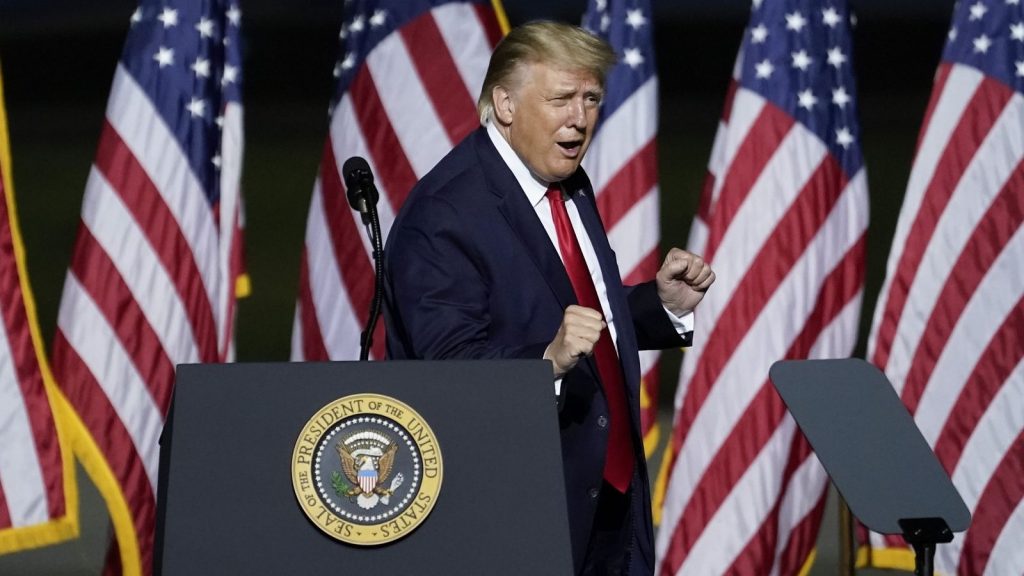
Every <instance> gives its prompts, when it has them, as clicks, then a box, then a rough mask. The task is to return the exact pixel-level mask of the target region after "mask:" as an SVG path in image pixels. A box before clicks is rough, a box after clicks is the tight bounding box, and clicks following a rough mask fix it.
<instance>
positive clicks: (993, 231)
mask: <svg viewBox="0 0 1024 576" xmlns="http://www.w3.org/2000/svg"><path fill="white" fill-rule="evenodd" d="M954 10H955V11H954V14H953V23H952V27H951V29H950V31H949V40H948V41H947V43H946V48H945V51H944V52H943V55H942V62H941V63H940V64H939V68H938V71H937V73H936V76H935V86H934V89H933V91H932V97H931V101H930V103H929V105H928V108H927V111H926V113H925V118H924V122H923V124H922V129H921V133H920V136H919V140H918V148H917V155H916V158H915V160H914V167H913V169H912V171H911V174H910V180H909V182H908V184H907V191H906V195H905V196H904V199H903V208H902V210H901V212H900V217H899V221H898V224H897V227H896V234H895V237H894V238H893V243H892V251H891V252H890V254H889V262H888V267H887V270H886V280H885V283H884V285H883V287H882V292H881V295H880V297H879V301H878V306H877V308H876V312H875V318H874V323H873V327H872V331H871V337H870V340H869V345H868V358H869V360H870V361H871V362H873V363H874V364H876V365H877V366H879V367H880V368H881V369H882V370H883V371H884V372H885V374H886V375H887V376H888V377H889V380H890V381H891V382H892V383H893V386H894V387H895V388H896V391H897V392H898V393H899V394H900V397H901V398H902V400H903V402H904V404H906V406H907V408H908V409H909V410H910V411H911V413H913V415H914V420H915V421H916V422H917V425H918V427H919V428H920V429H921V431H922V433H923V434H924V437H925V439H927V440H928V442H929V443H930V444H931V446H932V448H933V449H934V451H935V454H936V455H937V456H938V458H939V461H940V462H941V463H942V465H943V466H944V467H945V469H946V471H947V472H948V473H949V475H950V477H951V478H952V480H953V483H954V484H955V485H956V487H957V490H958V491H959V492H960V495H961V496H962V497H963V499H964V501H965V502H966V503H967V507H968V508H969V509H970V510H971V512H972V514H973V520H972V522H971V526H970V528H969V529H968V530H967V531H966V532H965V533H963V534H958V535H957V536H956V538H955V539H954V540H953V542H951V543H949V544H941V545H939V546H938V551H937V553H936V558H935V569H936V571H937V572H938V571H941V572H942V573H945V574H1024V547H1022V546H1021V543H1022V542H1024V501H1022V496H1024V362H1022V360H1024V341H1022V335H1024V227H1022V226H1021V222H1022V220H1024V98H1022V94H1021V92H1022V89H1024V9H1022V8H1021V5H1020V3H1019V1H1014V0H1009V1H1004V0H998V1H992V0H989V1H985V0H975V1H974V2H960V3H959V4H958V6H957V8H955V9H954ZM870 546H871V547H872V548H873V549H874V550H873V551H871V552H869V554H870V556H869V558H867V560H868V562H870V563H871V564H874V565H879V566H897V567H908V566H909V567H911V568H912V567H913V555H912V554H911V553H910V552H909V551H908V550H907V549H906V546H905V544H904V543H903V541H902V539H901V538H899V537H896V538H882V537H881V536H879V535H873V536H872V537H871V541H870Z"/></svg>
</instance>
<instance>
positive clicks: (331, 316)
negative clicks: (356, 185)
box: [292, 3, 501, 360]
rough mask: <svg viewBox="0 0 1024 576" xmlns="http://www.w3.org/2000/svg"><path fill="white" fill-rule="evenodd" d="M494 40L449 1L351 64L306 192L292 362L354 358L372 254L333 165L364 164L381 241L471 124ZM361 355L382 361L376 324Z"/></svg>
mask: <svg viewBox="0 0 1024 576" xmlns="http://www.w3.org/2000/svg"><path fill="white" fill-rule="evenodd" d="M500 36H501V31H500V28H499V25H498V20H497V18H496V15H495V12H494V10H493V9H492V8H491V7H490V6H484V5H480V4H468V3H449V4H445V5H443V6H441V7H438V8H434V9H433V10H431V11H429V12H425V13H423V14H421V15H419V16H418V17H416V18H414V19H413V20H412V21H411V22H410V23H408V24H407V25H405V26H403V27H402V28H401V29H399V30H398V31H396V32H395V33H393V34H391V35H390V36H388V37H387V38H386V39H385V40H383V41H382V42H381V43H379V44H378V45H377V46H376V47H375V48H374V49H373V50H372V51H371V52H370V54H368V55H366V56H365V61H364V62H362V63H361V64H360V65H359V66H360V68H359V70H358V71H357V72H356V76H355V79H354V80H353V81H352V83H351V84H350V86H349V89H348V90H347V91H346V92H345V93H344V94H343V95H342V97H341V99H340V100H339V102H338V103H337V105H336V106H335V108H334V111H333V114H332V116H331V125H330V134H329V136H328V139H327V142H326V144H325V146H324V152H323V157H322V160H321V166H320V175H319V177H318V179H317V182H316V184H315V185H314V188H313V199H312V201H311V203H310V210H309V219H308V222H307V228H306V240H305V248H304V253H303V259H302V270H301V277H300V288H299V290H300V293H299V299H298V305H297V309H296V313H295V323H294V328H293V332H292V359H293V360H327V359H332V360H344V359H349V360H351V359H356V358H358V356H359V348H360V344H359V335H360V332H361V331H362V328H363V326H364V325H365V322H366V319H367V316H368V313H369V307H370V301H371V299H372V297H373V294H372V292H373V260H372V250H371V247H370V244H369V240H368V239H367V238H366V235H365V233H364V232H363V229H362V227H363V225H362V222H361V220H360V217H359V215H358V214H356V213H355V212H354V211H353V210H352V209H351V208H349V206H348V203H347V201H346V199H345V198H346V196H345V188H344V182H343V179H342V178H341V177H340V175H339V172H340V167H341V166H342V164H343V163H344V162H345V160H346V159H347V158H349V157H351V156H362V157H363V158H365V159H366V160H367V162H368V163H369V165H370V168H371V170H372V171H373V173H374V175H375V178H376V180H375V181H376V186H377V189H378V191H379V192H380V195H381V200H380V202H379V203H378V205H377V209H378V212H379V215H380V221H381V230H382V233H383V234H384V235H385V236H386V235H387V232H388V230H390V228H391V223H392V222H393V221H394V218H395V215H396V214H397V213H398V210H399V208H401V206H402V203H403V202H404V201H405V198H406V196H407V195H408V194H409V191H410V190H411V189H412V187H413V185H414V184H415V183H416V181H417V180H418V179H419V178H420V177H421V176H423V175H424V174H425V173H426V172H427V171H429V170H430V169H431V168H433V166H434V165H435V164H436V163H437V162H438V161H439V160H440V159H441V158H442V157H443V156H444V155H445V154H446V153H447V152H448V150H450V149H451V148H452V146H454V145H455V144H456V143H458V142H459V141H460V140H461V139H462V138H463V137H465V136H466V135H468V134H469V133H470V132H471V131H472V130H473V129H474V128H476V127H477V126H478V124H479V117H478V115H477V112H476V95H477V93H478V92H479V89H480V86H481V84H482V83H483V77H484V73H485V72H486V69H487V63H488V60H489V58H490V54H491V51H492V49H493V47H494V45H495V44H496V43H497V41H498V39H499V38H500ZM362 56H363V55H357V57H359V58H362ZM371 357H373V358H377V359H380V358H383V357H384V337H383V324H382V323H381V324H378V330H377V332H376V335H375V336H374V345H373V348H372V349H371Z"/></svg>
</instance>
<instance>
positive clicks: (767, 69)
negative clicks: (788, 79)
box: [754, 58, 775, 78]
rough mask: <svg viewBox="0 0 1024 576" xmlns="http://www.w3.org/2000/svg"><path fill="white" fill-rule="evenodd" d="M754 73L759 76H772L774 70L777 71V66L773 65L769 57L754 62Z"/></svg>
mask: <svg viewBox="0 0 1024 576" xmlns="http://www.w3.org/2000/svg"><path fill="white" fill-rule="evenodd" d="M754 71H755V72H754V73H755V75H756V76H757V77H758V78H771V77H772V72H774V71H775V67H774V66H772V63H771V61H769V60H768V59H767V58H765V59H764V60H762V61H760V62H758V63H757V64H754Z"/></svg>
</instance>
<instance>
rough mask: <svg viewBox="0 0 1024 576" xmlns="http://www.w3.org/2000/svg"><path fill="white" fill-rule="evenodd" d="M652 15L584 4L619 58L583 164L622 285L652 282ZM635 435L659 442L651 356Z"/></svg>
mask: <svg viewBox="0 0 1024 576" xmlns="http://www.w3.org/2000/svg"><path fill="white" fill-rule="evenodd" d="M653 25H654V23H653V16H652V14H651V5H650V2H648V1H646V0H611V1H610V2H609V1H608V0H591V1H590V2H588V3H587V12H586V14H584V16H583V26H584V28H586V29H587V30H589V31H591V32H592V33H594V34H597V35H598V36H600V37H602V38H604V39H605V40H607V41H608V42H609V43H610V44H611V45H612V48H614V49H615V52H616V54H618V55H619V62H618V64H616V65H615V67H614V68H612V70H611V72H610V73H609V74H608V78H607V79H606V81H605V84H606V86H605V98H604V100H603V101H602V102H601V115H600V116H601V123H600V124H599V126H598V130H597V133H596V134H595V135H594V140H593V142H592V143H591V146H590V150H589V151H588V152H587V157H586V159H584V161H583V166H584V168H585V169H586V171H587V174H588V175H589V176H590V179H591V183H592V184H593V185H594V193H595V194H596V195H597V205H598V209H599V210H600V212H601V219H602V220H603V221H604V225H605V228H606V229H607V230H608V240H609V241H610V242H611V245H612V249H614V250H615V254H616V257H617V259H618V262H619V274H620V275H621V276H622V278H623V281H624V282H625V283H626V284H639V283H640V282H644V281H646V280H650V279H651V278H653V277H654V274H655V273H656V272H657V271H658V267H659V265H660V263H661V262H660V260H659V254H658V240H659V233H658V228H659V226H660V220H659V206H658V160H657V155H656V148H657V145H656V143H655V136H656V135H657V130H658V77H657V75H656V74H655V69H654V43H653V39H652V36H653V34H652V27H653ZM640 363H641V373H642V377H643V380H642V386H641V389H640V390H641V394H640V398H641V400H640V418H641V430H642V432H643V435H644V449H645V452H646V453H647V455H648V456H650V455H651V453H652V452H653V451H654V448H655V447H656V446H657V444H658V428H657V416H658V402H657V400H658V352H653V351H643V352H641V353H640Z"/></svg>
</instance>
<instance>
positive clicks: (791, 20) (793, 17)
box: [786, 12, 807, 32]
mask: <svg viewBox="0 0 1024 576" xmlns="http://www.w3.org/2000/svg"><path fill="white" fill-rule="evenodd" d="M806 25H807V20H806V19H805V18H804V15H803V14H801V13H800V12H793V13H792V14H786V29H787V30H792V31H793V32H799V31H801V30H803V28H804V26H806Z"/></svg>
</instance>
